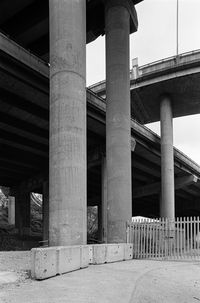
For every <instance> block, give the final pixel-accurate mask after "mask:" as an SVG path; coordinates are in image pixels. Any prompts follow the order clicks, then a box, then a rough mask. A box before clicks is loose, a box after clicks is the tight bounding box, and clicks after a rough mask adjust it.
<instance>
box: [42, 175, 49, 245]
mask: <svg viewBox="0 0 200 303" xmlns="http://www.w3.org/2000/svg"><path fill="white" fill-rule="evenodd" d="M42 207H43V210H42V211H43V241H45V242H44V244H45V245H46V244H47V241H48V240H49V182H48V181H45V182H44V183H43V191H42Z"/></svg>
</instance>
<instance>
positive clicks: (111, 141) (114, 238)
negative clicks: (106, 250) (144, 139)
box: [105, 0, 132, 243]
mask: <svg viewBox="0 0 200 303" xmlns="http://www.w3.org/2000/svg"><path fill="white" fill-rule="evenodd" d="M126 2H127V1H126V0H125V1H124V0H123V1H118V0H117V1H115V0H109V1H107V2H106V3H107V5H106V9H105V32H106V100H107V111H106V159H107V178H108V188H107V191H108V195H107V197H108V199H107V203H108V235H107V237H108V243H117V242H126V222H127V220H130V219H131V216H132V194H131V133H130V130H131V126H130V118H131V116H130V74H129V33H130V12H129V10H128V8H127V7H126V5H124V4H125V3H126Z"/></svg>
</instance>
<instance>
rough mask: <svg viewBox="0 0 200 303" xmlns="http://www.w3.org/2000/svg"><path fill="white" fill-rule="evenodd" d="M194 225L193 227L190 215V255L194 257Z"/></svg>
mask: <svg viewBox="0 0 200 303" xmlns="http://www.w3.org/2000/svg"><path fill="white" fill-rule="evenodd" d="M192 227H193V220H192V217H190V257H191V259H192V253H193V247H192Z"/></svg>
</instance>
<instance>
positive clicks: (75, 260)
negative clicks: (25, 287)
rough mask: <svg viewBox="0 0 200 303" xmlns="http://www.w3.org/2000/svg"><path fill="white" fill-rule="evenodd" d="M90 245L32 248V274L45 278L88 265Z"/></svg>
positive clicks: (34, 276) (37, 277) (33, 276)
mask: <svg viewBox="0 0 200 303" xmlns="http://www.w3.org/2000/svg"><path fill="white" fill-rule="evenodd" d="M88 264H89V246H86V245H85V246H59V247H46V248H33V249H32V250H31V276H32V278H33V279H36V280H43V279H46V278H50V277H53V276H56V275H60V274H63V273H67V272H70V271H74V270H77V269H80V268H84V267H87V266H88Z"/></svg>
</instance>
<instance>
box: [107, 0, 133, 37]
mask: <svg viewBox="0 0 200 303" xmlns="http://www.w3.org/2000/svg"><path fill="white" fill-rule="evenodd" d="M103 2H104V3H105V11H107V10H108V9H110V8H112V7H115V6H122V7H125V8H126V9H127V10H128V12H129V14H130V27H131V32H136V31H137V29H138V19H137V12H136V9H135V6H134V4H133V1H132V0H103Z"/></svg>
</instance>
